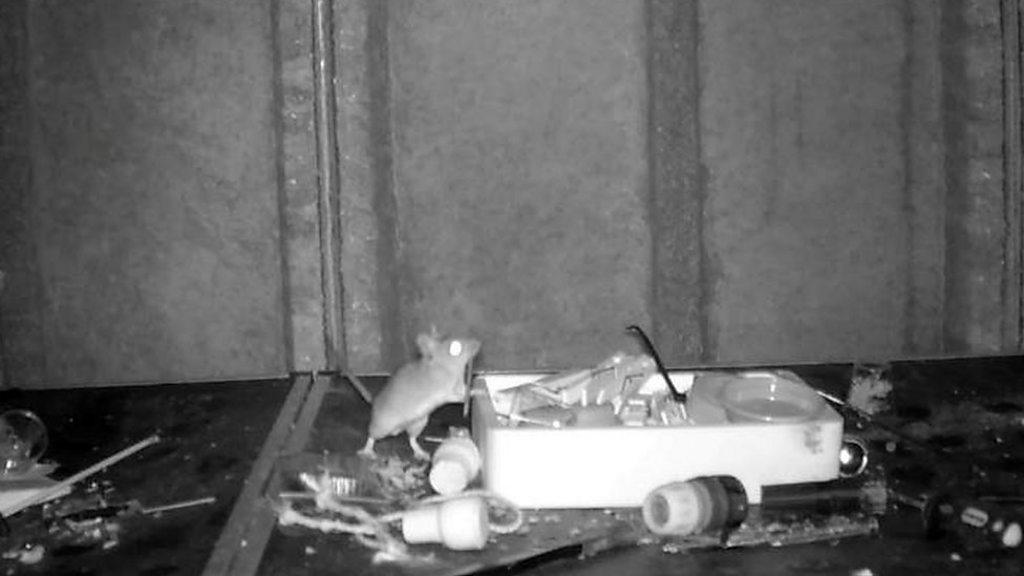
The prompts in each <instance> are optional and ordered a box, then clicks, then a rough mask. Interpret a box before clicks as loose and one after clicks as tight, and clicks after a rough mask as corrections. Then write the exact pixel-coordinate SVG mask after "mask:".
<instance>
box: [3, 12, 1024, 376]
mask: <svg viewBox="0 0 1024 576" xmlns="http://www.w3.org/2000/svg"><path fill="white" fill-rule="evenodd" d="M27 6H28V3H23V4H18V3H13V4H5V6H4V10H5V11H7V12H4V15H5V16H6V15H7V14H8V13H10V14H11V15H13V16H12V19H9V20H7V21H6V22H5V24H9V23H12V22H17V20H16V18H17V17H20V18H21V19H22V21H23V22H25V23H24V24H9V25H8V26H7V27H6V31H5V33H4V34H3V35H2V36H0V38H2V39H3V41H4V42H5V43H7V44H5V46H7V45H8V44H9V45H10V46H12V47H13V48H12V51H11V52H10V53H11V54H15V53H16V51H17V49H18V46H22V47H23V48H22V56H23V57H22V58H20V59H19V58H15V59H13V60H11V59H8V60H5V65H4V67H3V68H2V69H0V70H2V74H3V79H4V85H3V89H2V90H0V114H3V115H4V120H5V121H4V123H3V124H4V128H5V131H4V133H3V138H4V140H3V142H4V143H5V147H4V148H2V149H0V152H2V153H3V154H4V155H5V156H4V159H5V160H6V159H12V160H13V162H10V163H8V162H5V163H4V166H3V167H2V172H0V184H3V185H5V186H6V187H7V189H8V190H10V191H13V193H10V192H9V193H6V194H4V195H3V196H2V197H0V202H2V203H3V205H2V206H0V208H3V211H2V213H0V218H3V221H2V224H3V225H2V226H0V239H2V243H0V267H4V268H5V269H7V270H9V271H12V282H11V285H10V290H9V291H8V293H7V294H6V295H5V296H4V300H3V303H4V307H3V308H0V312H2V316H3V318H0V322H3V325H2V326H3V329H2V331H0V332H2V334H3V336H4V338H5V339H6V345H7V349H8V359H9V360H10V359H11V358H16V360H15V361H14V364H15V366H14V369H13V370H12V371H11V372H12V373H13V374H14V375H15V376H16V377H17V379H18V380H19V383H30V384H40V383H63V384H68V383H105V382H112V381H124V380H147V381H156V380H167V379H191V378H196V379H214V378H222V377H238V376H246V375H252V374H256V373H266V372H272V373H279V372H281V371H285V370H289V369H299V370H311V369H321V368H324V367H327V368H330V367H335V366H336V365H340V364H347V365H348V366H349V367H351V368H354V369H356V370H358V371H368V372H369V371H381V370H391V369H394V368H395V367H396V366H397V365H398V364H400V363H402V362H404V361H406V360H407V359H408V358H409V357H410V356H411V355H412V346H411V344H412V341H413V338H414V336H415V334H416V333H417V332H418V331H421V330H428V329H430V327H431V326H432V325H433V326H436V327H437V328H438V329H440V330H442V331H447V332H452V333H472V334H474V335H476V336H477V337H479V338H481V339H482V340H483V341H484V356H483V358H482V359H481V360H482V361H481V363H480V365H481V367H485V368H514V369H523V368H555V367H564V366H578V365H586V364H590V363H593V362H595V361H597V360H600V359H602V358H603V357H604V356H606V355H607V354H609V353H611V352H612V351H614V350H616V349H622V348H630V347H632V346H633V341H632V340H631V339H630V338H628V337H627V336H626V335H625V334H624V333H623V328H624V327H625V326H626V325H627V324H633V323H636V324H640V325H643V326H646V327H648V328H649V329H650V331H651V332H652V333H653V335H654V336H655V337H656V339H657V342H658V343H659V345H660V346H661V348H662V351H663V353H664V354H665V356H666V357H667V359H668V360H669V362H670V363H673V364H685V363H697V362H711V361H716V360H721V361H735V362H759V361H779V362H783V361H804V360H826V359H834V360H845V359H862V358H871V359H881V358H893V357H899V356H906V355H929V354H937V353H944V352H957V353H971V352H982V351H984V352H991V351H996V350H1007V349H1011V348H1013V347H1015V346H1016V345H1017V343H1018V342H1017V340H1016V339H1015V336H1016V335H1017V332H1018V331H1019V310H1020V306H1019V304H1020V302H1019V292H1020V290H1019V289H1020V286H1019V274H1020V270H1019V259H1017V258H1016V257H1017V256H1019V243H1018V248H1017V249H1016V252H1015V251H1014V248H1013V244H1012V242H1011V241H1012V240H1014V239H1015V238H1017V235H1019V228H1018V229H1017V230H1016V232H1015V231H1014V229H1013V227H1012V226H1008V223H1012V219H1013V218H1012V210H1011V209H1013V207H1014V206H1015V204H1014V202H1016V203H1017V204H1016V206H1017V208H1016V209H1017V210H1019V203H1020V199H1019V197H1018V196H1014V195H1013V194H1012V193H1011V194H1008V191H1007V190H1006V189H1005V186H1004V184H1003V182H1004V180H1003V179H1002V176H1001V171H1000V167H1001V161H1002V159H1003V158H1002V156H1001V154H1002V147H1003V145H1004V144H1005V143H1004V142H1003V141H1002V137H1001V135H1002V130H1001V127H1000V126H1001V124H1000V123H1001V122H1002V121H1003V120H1004V118H1003V116H1002V93H1001V91H1000V87H1001V85H1002V84H1001V83H1002V75H1001V73H1002V68H1001V67H1000V66H1001V64H999V63H996V62H995V61H996V59H997V58H998V56H999V54H1000V53H1001V52H1000V50H999V49H997V44H998V42H999V41H1000V40H1001V34H1000V30H999V24H1000V23H1001V19H1000V14H999V9H1000V3H999V2H998V0H945V1H944V2H942V3H935V2H932V1H930V0H905V1H902V2H891V1H888V0H869V1H864V0H828V1H811V0H781V1H776V2H770V3H767V2H759V1H756V0H715V1H711V0H706V1H699V0H685V1H678V0H630V1H628V2H621V1H613V0H600V2H599V3H597V4H595V3H579V2H572V1H569V0H564V1H563V0H548V1H542V0H528V1H525V2H517V3H480V2H471V1H469V0H439V1H434V2H414V1H412V0H391V1H389V2H379V1H375V0H333V1H330V2H328V1H324V2H315V3H311V2H307V1H304V0H284V1H282V2H279V3H274V5H273V7H272V8H269V7H263V8H261V7H259V6H251V7H244V6H243V5H241V4H236V3H212V4H210V3H206V4H203V5H201V6H200V5H191V4H190V5H188V6H187V7H186V6H182V5H179V4H178V3H175V2H156V3H150V4H147V7H146V8H145V9H142V8H140V7H136V6H133V5H132V4H131V3H129V2H124V1H119V0H93V1H89V2H77V3H75V4H74V5H73V6H70V7H69V6H68V5H66V3H60V6H59V7H58V3H55V2H41V3H33V4H32V5H31V9H28V8H27ZM325 7H327V8H329V9H330V10H329V11H328V12H327V13H326V14H327V16H328V20H327V21H321V22H320V24H321V25H325V22H326V25H327V26H328V28H333V29H329V30H328V33H327V37H326V38H325V39H324V38H321V39H320V40H323V43H318V39H317V37H316V35H315V34H313V32H312V29H311V28H310V23H311V22H313V21H314V20H316V18H315V16H316V15H317V14H320V15H323V14H325V13H324V12H322V10H323V9H324V8H325ZM12 30H13V33H12V32H11V31H12ZM24 30H28V31H29V32H30V33H28V34H25V33H24ZM29 38H30V39H31V40H30V42H31V43H29ZM19 43H20V44H19ZM325 51H326V52H325ZM325 54H326V55H329V56H332V57H333V59H334V60H335V64H336V66H335V68H334V69H333V72H332V71H328V73H329V74H331V73H333V77H329V78H327V80H328V81H327V82H323V83H319V82H318V81H317V79H318V76H317V75H316V74H315V73H314V72H315V69H316V65H317V63H318V62H320V61H321V59H320V57H321V56H324V55H325ZM19 66H20V67H19ZM29 102H30V103H31V106H29V105H28V104H29ZM325 106H326V107H329V108H331V109H332V110H327V108H325ZM25 108H28V111H27V112H25V111H24V109H25ZM325 110H327V114H324V111H325ZM26 118H30V119H31V121H28V120H25V119H26ZM11 119H13V120H14V121H13V122H8V120H11ZM18 119H21V120H22V122H23V123H21V124H19V123H18V121H17V120H18ZM331 137H333V138H331ZM325 138H327V139H326V140H325ZM325 142H326V144H327V149H326V150H325V148H324V143H325ZM332 147H333V148H332ZM332 153H333V154H332ZM325 158H326V159H330V160H331V162H336V165H337V174H334V173H333V172H329V171H328V172H325V170H327V169H328V168H330V166H328V165H327V164H325V162H327V160H325ZM29 165H31V172H32V174H31V175H30V170H29V169H28V166H29ZM325 175H326V176H330V177H331V178H333V177H334V176H336V179H334V180H331V178H326V179H325V178H324V176H325ZM30 176H31V177H30ZM325 181H328V184H329V185H330V186H328V185H327V184H325ZM332 186H333V187H332ZM334 194H336V196H335V195H334ZM325 195H326V198H327V199H328V204H326V206H327V209H325V208H324V207H325V204H324V198H325ZM335 201H336V202H335ZM1018 242H1019V239H1018ZM1015 255H1016V256H1015ZM1014 262H1017V263H1018V264H1017V266H1018V267H1017V269H1014V268H1013V265H1012V264H1013V263H1014ZM339 279H340V290H339V292H338V293H337V294H334V293H333V292H331V293H330V294H329V295H330V296H331V297H330V298H326V297H325V291H324V287H325V286H326V285H327V284H329V283H330V282H325V281H326V280H329V281H332V282H333V281H336V280H339ZM331 290H333V289H331ZM1013 290H1016V291H1017V292H1016V296H1015V295H1014V292H1013ZM335 298H336V299H337V301H334V300H333V299H335ZM1008 313H1011V314H1017V315H1018V316H1017V324H1014V323H1013V322H1007V321H1006V318H1007V314H1008ZM333 316H338V317H340V319H341V323H342V326H341V328H343V334H340V335H339V334H333V333H332V331H333V330H335V329H337V328H338V327H337V326H334V325H332V321H331V318H332V317H333ZM12 351H14V353H13V354H12ZM8 364H9V365H10V364H11V362H8Z"/></svg>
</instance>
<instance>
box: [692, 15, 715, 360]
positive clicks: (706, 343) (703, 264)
mask: <svg viewBox="0 0 1024 576" xmlns="http://www.w3.org/2000/svg"><path fill="white" fill-rule="evenodd" d="M700 7H701V3H700V2H699V1H697V0H694V8H693V14H692V17H691V20H692V21H691V28H690V32H691V33H692V35H693V38H694V39H693V50H692V51H691V55H690V58H691V68H692V70H693V98H694V104H693V106H694V116H693V123H694V126H693V141H694V145H695V147H696V150H695V151H694V154H693V157H694V158H695V160H696V163H697V166H696V172H697V178H696V181H695V183H694V184H695V190H694V196H695V198H696V204H697V207H698V216H697V218H696V227H697V233H696V235H695V239H696V242H697V246H696V247H695V248H696V250H697V253H698V254H699V262H698V271H699V275H700V280H699V282H700V302H699V304H698V310H699V314H700V357H701V359H702V360H704V361H711V360H714V359H715V358H716V357H717V355H718V332H717V326H716V324H715V322H714V317H713V316H712V313H713V310H712V307H713V305H714V289H715V279H714V277H713V272H716V270H714V267H715V266H714V260H713V258H712V255H711V253H710V252H709V250H708V242H707V238H706V237H705V224H706V221H707V218H708V214H707V197H708V173H707V168H706V167H705V166H704V146H703V138H702V136H703V135H702V134H701V121H700V119H701V100H702V99H703V93H704V84H703V78H702V76H701V51H700V50H701V46H702V45H703V43H704V42H703V31H702V29H701V10H700Z"/></svg>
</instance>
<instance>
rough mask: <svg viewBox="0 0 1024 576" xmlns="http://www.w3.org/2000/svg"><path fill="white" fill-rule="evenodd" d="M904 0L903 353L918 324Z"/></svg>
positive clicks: (911, 55) (912, 347) (909, 51)
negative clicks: (904, 256)
mask: <svg viewBox="0 0 1024 576" xmlns="http://www.w3.org/2000/svg"><path fill="white" fill-rule="evenodd" d="M911 1H912V0H905V1H904V2H901V3H900V18H901V20H902V27H903V62H902V63H901V65H900V68H901V70H900V84H901V85H900V119H899V121H900V136H901V141H900V146H901V153H902V155H903V199H902V200H903V201H902V203H901V208H902V211H903V221H904V222H905V227H904V241H905V246H906V250H907V259H908V262H907V265H906V266H905V267H904V290H905V291H906V292H905V294H904V299H903V315H904V321H903V352H904V353H907V352H915V351H916V350H917V342H916V336H915V335H916V333H917V327H918V318H917V295H916V293H915V290H916V288H917V282H916V281H915V278H916V276H915V271H916V270H917V268H916V266H917V265H918V263H916V262H914V254H915V253H916V246H915V244H916V240H917V234H916V232H917V231H916V224H917V221H916V219H915V217H914V213H915V210H914V192H913V191H914V162H913V153H912V150H911V137H912V136H911V131H912V130H913V124H914V123H913V121H912V120H911V116H912V114H913V107H912V106H913V102H912V99H913V90H914V81H913V74H914V64H915V61H916V58H915V56H916V51H915V49H914V45H915V43H914V19H913V17H912V14H911V12H912V11H911V7H910V2H911Z"/></svg>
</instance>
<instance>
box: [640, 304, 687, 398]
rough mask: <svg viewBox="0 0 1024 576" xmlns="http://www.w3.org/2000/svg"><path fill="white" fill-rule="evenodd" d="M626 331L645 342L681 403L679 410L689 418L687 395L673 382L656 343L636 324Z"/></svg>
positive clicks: (667, 383)
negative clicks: (656, 347)
mask: <svg viewBox="0 0 1024 576" xmlns="http://www.w3.org/2000/svg"><path fill="white" fill-rule="evenodd" d="M626 331H627V332H632V333H634V334H636V335H637V336H638V337H639V338H640V340H642V341H643V343H644V347H645V348H646V349H647V353H648V354H650V356H651V358H653V359H654V365H655V366H657V367H658V373H659V374H661V377H662V378H663V379H664V380H665V384H666V385H668V389H669V390H671V391H672V395H673V396H675V397H676V399H677V400H678V401H679V409H680V410H682V412H683V417H684V418H689V415H688V414H687V412H686V393H685V392H680V391H679V390H678V389H677V388H676V385H675V384H674V383H673V382H672V378H670V377H669V375H668V370H667V369H665V364H664V363H663V362H662V361H661V356H660V355H659V354H658V351H657V350H656V349H655V348H654V343H653V342H651V339H650V338H648V337H647V333H646V332H644V330H643V328H641V327H639V326H637V325H635V324H631V325H629V326H627V327H626Z"/></svg>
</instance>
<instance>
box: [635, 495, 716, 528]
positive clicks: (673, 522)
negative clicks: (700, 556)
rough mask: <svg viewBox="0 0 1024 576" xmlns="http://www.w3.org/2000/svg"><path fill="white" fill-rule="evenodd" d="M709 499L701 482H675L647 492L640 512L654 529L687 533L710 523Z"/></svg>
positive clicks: (647, 523)
mask: <svg viewBox="0 0 1024 576" xmlns="http://www.w3.org/2000/svg"><path fill="white" fill-rule="evenodd" d="M708 500H709V498H708V494H707V490H706V489H705V488H704V487H703V485H701V484H699V483H698V482H673V483H671V484H666V485H664V486H661V487H659V488H656V489H655V490H653V491H652V492H651V493H650V494H648V495H647V497H646V498H644V502H643V505H642V507H641V512H642V513H643V518H644V523H645V524H646V525H647V528H648V529H649V530H650V531H651V532H653V533H655V534H660V535H675V536H687V535H690V534H694V533H697V532H700V531H702V530H703V529H704V528H705V527H706V526H707V522H708V510H707V508H708V506H709V504H710V503H709V501H708Z"/></svg>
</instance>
